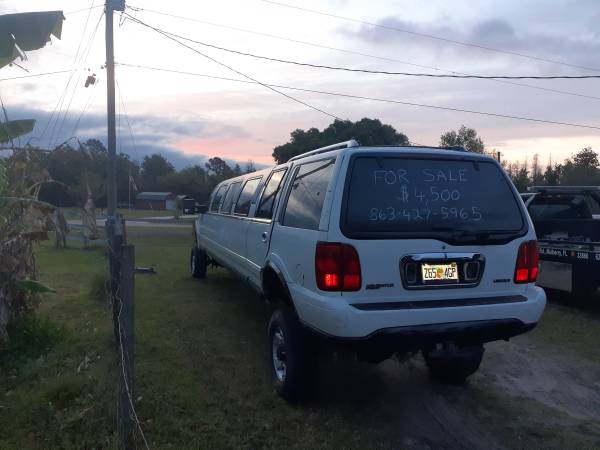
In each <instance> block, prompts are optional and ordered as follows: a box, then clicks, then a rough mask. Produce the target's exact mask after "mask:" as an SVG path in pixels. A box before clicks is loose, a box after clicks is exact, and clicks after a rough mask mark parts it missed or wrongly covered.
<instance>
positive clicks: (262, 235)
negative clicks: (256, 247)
mask: <svg viewBox="0 0 600 450" xmlns="http://www.w3.org/2000/svg"><path fill="white" fill-rule="evenodd" d="M260 237H261V239H262V241H263V242H267V237H269V235H268V233H267V232H266V231H263V232H262V234H261V235H260Z"/></svg>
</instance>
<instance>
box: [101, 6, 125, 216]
mask: <svg viewBox="0 0 600 450" xmlns="http://www.w3.org/2000/svg"><path fill="white" fill-rule="evenodd" d="M119 6H122V8H121V9H120V11H123V9H124V6H125V5H124V1H115V0H106V11H105V12H106V14H105V16H106V118H107V127H108V177H107V181H108V186H107V188H106V197H107V203H108V205H107V207H108V208H107V209H108V211H107V216H108V217H107V218H108V220H109V221H114V218H115V212H116V208H117V155H116V147H117V133H116V130H115V53H114V40H113V11H115V10H117V11H118V10H119ZM113 223H114V222H113Z"/></svg>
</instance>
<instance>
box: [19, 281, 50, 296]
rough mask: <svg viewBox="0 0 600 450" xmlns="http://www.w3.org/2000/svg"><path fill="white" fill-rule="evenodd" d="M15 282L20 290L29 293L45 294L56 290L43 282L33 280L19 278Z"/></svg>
mask: <svg viewBox="0 0 600 450" xmlns="http://www.w3.org/2000/svg"><path fill="white" fill-rule="evenodd" d="M15 284H16V285H17V288H19V289H20V290H21V291H25V292H28V293H30V294H46V293H55V292H56V290H54V289H52V288H51V287H48V286H46V285H45V284H43V283H40V282H39V281H35V280H19V281H17V282H16V283H15Z"/></svg>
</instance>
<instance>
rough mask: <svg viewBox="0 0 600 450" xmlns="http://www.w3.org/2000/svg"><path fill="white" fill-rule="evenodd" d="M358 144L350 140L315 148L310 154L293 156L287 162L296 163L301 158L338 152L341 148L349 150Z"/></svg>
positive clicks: (354, 140)
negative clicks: (333, 151)
mask: <svg viewBox="0 0 600 450" xmlns="http://www.w3.org/2000/svg"><path fill="white" fill-rule="evenodd" d="M359 146H360V144H359V143H358V141H357V140H356V139H350V140H349V141H346V142H339V143H337V144H333V145H328V146H327V147H321V148H317V149H315V150H311V151H310V152H306V153H302V154H301V155H297V156H294V157H293V158H290V159H288V161H296V160H298V159H301V158H306V157H308V156H312V155H318V154H319V153H325V152H330V151H332V150H339V149H341V148H350V147H359Z"/></svg>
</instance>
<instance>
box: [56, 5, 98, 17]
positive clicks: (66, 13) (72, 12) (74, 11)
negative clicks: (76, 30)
mask: <svg viewBox="0 0 600 450" xmlns="http://www.w3.org/2000/svg"><path fill="white" fill-rule="evenodd" d="M102 7H104V4H101V5H96V6H92V8H91V9H96V8H102ZM88 9H90V8H81V9H75V10H73V11H63V14H64V15H65V16H66V15H69V14H79V13H81V12H84V11H87V10H88Z"/></svg>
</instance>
